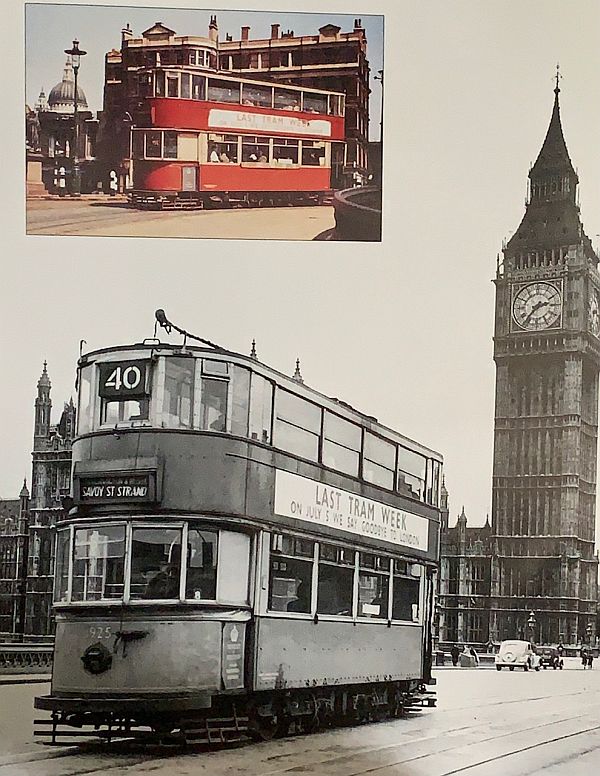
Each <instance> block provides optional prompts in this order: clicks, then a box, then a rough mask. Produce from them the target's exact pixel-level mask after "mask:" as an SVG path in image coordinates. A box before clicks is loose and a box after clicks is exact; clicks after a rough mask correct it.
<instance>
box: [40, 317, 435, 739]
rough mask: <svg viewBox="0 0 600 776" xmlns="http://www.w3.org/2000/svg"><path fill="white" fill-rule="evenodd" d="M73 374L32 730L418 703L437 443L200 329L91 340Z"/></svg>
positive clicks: (184, 727) (192, 732) (53, 734)
mask: <svg viewBox="0 0 600 776" xmlns="http://www.w3.org/2000/svg"><path fill="white" fill-rule="evenodd" d="M162 320H163V322H165V321H166V319H165V318H164V316H163V318H162ZM78 385H79V388H78V410H79V412H78V436H77V438H76V440H75V442H74V444H73V461H74V469H73V499H74V507H73V508H72V509H71V511H70V513H69V515H68V517H67V519H66V520H65V521H63V522H62V523H61V524H60V525H59V527H58V531H57V544H56V580H55V611H56V621H57V629H56V645H55V657H54V667H53V674H52V687H51V693H50V695H47V696H42V697H38V698H36V700H35V706H36V708H38V709H45V710H49V711H50V712H51V718H50V719H49V720H46V721H44V720H36V723H37V724H38V725H40V727H39V729H38V730H37V731H36V734H37V735H41V736H45V737H46V738H47V739H48V742H49V743H58V742H60V740H61V734H63V733H65V734H66V735H67V736H68V737H69V738H68V740H69V741H71V742H72V741H73V740H74V738H73V737H74V736H75V737H76V736H79V735H80V736H82V737H90V735H91V736H101V737H105V738H112V737H129V736H140V737H142V736H147V737H154V738H156V737H157V736H158V737H159V738H160V739H161V740H165V739H166V740H171V741H172V740H176V741H183V742H191V741H198V740H206V739H208V740H209V741H211V740H221V741H225V740H228V739H231V738H234V739H235V738H236V737H241V736H243V735H246V734H247V733H248V732H250V733H251V734H253V735H255V736H258V737H262V738H268V737H270V736H272V735H275V734H279V733H284V732H285V731H287V730H289V729H290V728H293V729H295V730H296V731H298V730H304V731H308V730H314V729H316V728H317V727H318V726H319V725H321V724H332V723H335V722H339V721H363V720H369V719H381V718H384V717H386V716H395V715H399V714H401V713H402V712H403V711H404V710H405V709H407V708H410V707H413V706H415V705H419V704H423V703H424V702H425V703H427V705H433V702H434V699H433V693H431V692H430V691H427V690H426V685H427V684H434V680H432V679H431V659H432V634H431V621H432V609H433V597H434V587H435V573H436V569H437V563H438V552H439V489H440V478H441V466H442V459H441V457H440V456H439V455H438V454H437V453H435V452H433V451H431V450H429V449H428V448H426V447H424V446H423V445H420V444H418V443H417V442H414V441H411V440H409V439H407V438H406V437H404V436H402V435H401V434H399V433H397V432H394V431H392V430H391V429H389V428H386V427H385V426H383V425H381V424H380V423H378V422H377V420H376V419H375V418H373V417H371V416H368V415H365V414H363V413H361V412H358V411H356V410H355V409H353V408H352V407H350V406H349V405H347V404H345V403H344V402H341V401H339V400H338V399H332V398H328V397H326V396H324V395H323V394H321V393H318V392H317V391H315V390H313V389H312V388H309V387H308V386H306V385H305V384H303V383H302V382H301V381H299V380H297V379H294V378H290V377H287V376H285V375H283V374H280V373H279V372H277V371H275V370H274V369H272V368H270V367H268V366H266V365H265V364H262V363H260V362H259V361H258V360H257V359H256V358H255V357H252V356H250V357H248V356H243V355H240V354H237V353H232V352H228V351H226V350H223V349H221V348H218V347H210V345H207V346H206V347H189V346H186V345H185V343H184V346H183V347H182V346H180V345H172V344H165V343H163V342H160V341H158V340H156V339H153V340H149V341H145V342H144V343H141V344H137V345H129V346H122V347H114V348H108V349H104V350H97V351H94V352H91V353H88V354H86V355H83V356H82V357H81V359H80V361H79V374H78Z"/></svg>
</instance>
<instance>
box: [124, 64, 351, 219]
mask: <svg viewBox="0 0 600 776" xmlns="http://www.w3.org/2000/svg"><path fill="white" fill-rule="evenodd" d="M140 79H141V81H142V83H143V91H144V92H145V94H146V97H145V100H144V109H145V115H146V118H145V120H144V121H143V124H144V126H143V127H135V128H133V129H132V130H131V165H132V178H133V190H132V191H131V193H130V202H131V204H132V205H134V206H135V207H147V208H148V207H153V208H167V207H202V206H206V205H209V204H211V203H224V204H228V203H230V202H235V201H237V202H241V203H243V204H246V205H256V204H271V203H273V204H274V203H280V202H285V203H293V204H295V203H307V202H319V201H321V200H322V198H323V196H324V195H325V194H326V193H328V192H330V190H331V188H332V180H331V174H332V172H331V171H332V164H333V165H334V167H340V166H341V165H343V161H344V153H345V145H344V95H343V94H339V93H336V92H324V91H319V90H316V89H308V88H300V87H295V86H279V85H276V84H273V83H266V82H261V81H251V80H247V79H243V78H236V77H232V76H226V75H221V74H214V75H213V74H205V73H198V72H197V71H195V70H194V71H192V70H189V71H188V70H186V69H177V70H176V69H173V70H169V69H162V68H161V69H154V70H152V71H150V72H145V73H144V74H142V75H140Z"/></svg>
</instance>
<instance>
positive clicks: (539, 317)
mask: <svg viewBox="0 0 600 776" xmlns="http://www.w3.org/2000/svg"><path fill="white" fill-rule="evenodd" d="M512 309H513V318H514V320H515V323H516V324H517V325H518V326H520V327H521V328H522V329H525V330H526V331H541V330H543V329H549V328H550V327H552V326H556V324H557V321H559V319H560V314H561V310H562V295H561V293H560V290H559V289H558V288H557V287H556V286H555V285H552V283H542V282H538V283H528V284H527V285H526V286H522V287H521V288H519V290H518V291H517V293H516V294H515V296H514V299H513V308H512Z"/></svg>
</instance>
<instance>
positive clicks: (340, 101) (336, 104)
mask: <svg viewBox="0 0 600 776" xmlns="http://www.w3.org/2000/svg"><path fill="white" fill-rule="evenodd" d="M328 113H329V115H330V116H343V115H344V97H343V95H341V94H330V95H329V110H328Z"/></svg>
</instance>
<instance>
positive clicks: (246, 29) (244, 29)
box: [242, 27, 250, 40]
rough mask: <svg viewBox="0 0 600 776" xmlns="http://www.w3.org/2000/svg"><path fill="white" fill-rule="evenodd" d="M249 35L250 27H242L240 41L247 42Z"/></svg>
mask: <svg viewBox="0 0 600 776" xmlns="http://www.w3.org/2000/svg"><path fill="white" fill-rule="evenodd" d="M249 35H250V27H242V40H248V37H249Z"/></svg>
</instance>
